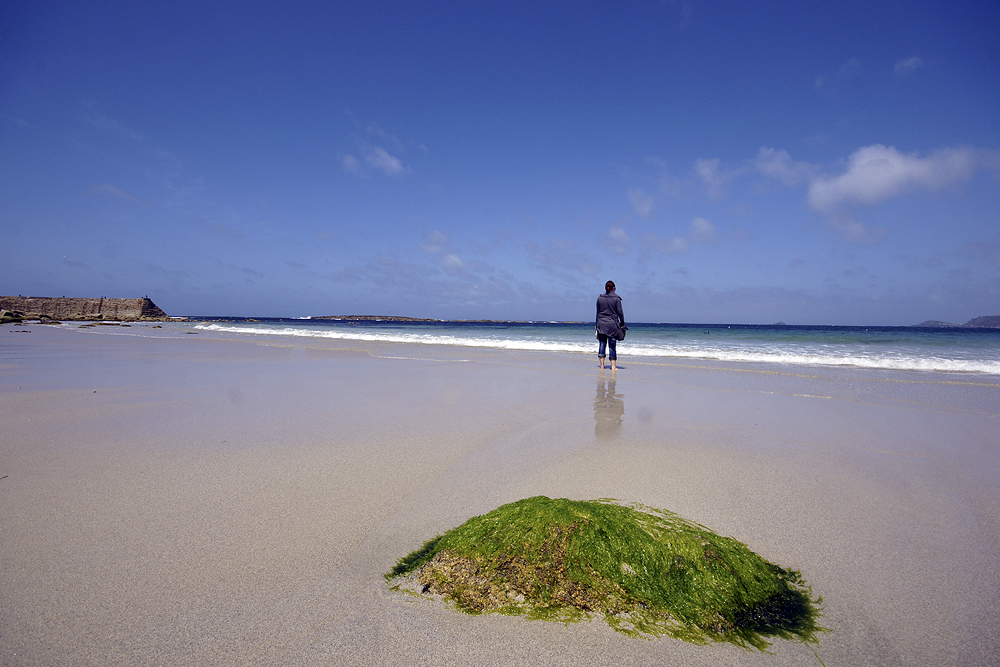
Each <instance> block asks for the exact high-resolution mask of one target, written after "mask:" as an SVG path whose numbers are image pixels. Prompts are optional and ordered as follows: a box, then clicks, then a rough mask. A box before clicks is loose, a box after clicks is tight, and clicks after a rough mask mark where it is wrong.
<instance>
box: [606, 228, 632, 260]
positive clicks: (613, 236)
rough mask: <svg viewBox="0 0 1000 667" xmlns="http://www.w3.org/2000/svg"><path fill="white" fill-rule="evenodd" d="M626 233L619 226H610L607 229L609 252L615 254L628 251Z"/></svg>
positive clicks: (622, 253)
mask: <svg viewBox="0 0 1000 667" xmlns="http://www.w3.org/2000/svg"><path fill="white" fill-rule="evenodd" d="M628 241H629V239H628V234H627V233H626V232H625V230H624V229H622V228H621V227H616V226H614V225H612V226H611V229H610V230H609V231H608V244H609V245H610V247H611V252H613V253H615V254H616V255H624V254H625V253H626V252H628Z"/></svg>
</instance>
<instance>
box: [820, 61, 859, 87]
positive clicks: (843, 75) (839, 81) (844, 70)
mask: <svg viewBox="0 0 1000 667" xmlns="http://www.w3.org/2000/svg"><path fill="white" fill-rule="evenodd" d="M860 67H861V62H860V61H859V60H858V59H857V58H851V59H850V60H848V61H847V62H846V63H844V64H843V65H841V66H840V68H839V69H838V70H837V71H836V72H834V73H833V74H831V75H829V76H826V75H821V76H818V77H816V82H815V84H814V85H815V87H816V88H817V89H834V90H838V89H840V88H843V87H846V86H848V85H849V84H850V83H851V81H852V80H853V79H854V77H855V76H856V75H857V73H858V70H859V69H860Z"/></svg>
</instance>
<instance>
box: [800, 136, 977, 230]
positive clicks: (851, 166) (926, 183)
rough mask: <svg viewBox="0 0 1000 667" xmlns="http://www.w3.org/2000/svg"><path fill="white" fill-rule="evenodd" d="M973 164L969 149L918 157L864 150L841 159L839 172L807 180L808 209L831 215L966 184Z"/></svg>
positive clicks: (876, 147) (871, 148)
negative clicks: (844, 165) (844, 164)
mask: <svg viewBox="0 0 1000 667" xmlns="http://www.w3.org/2000/svg"><path fill="white" fill-rule="evenodd" d="M979 162H980V157H979V156H977V153H976V151H974V150H973V149H971V148H944V149H941V150H938V151H935V152H933V153H931V154H930V155H928V156H926V157H920V155H919V154H918V153H916V152H913V153H909V154H904V153H900V152H899V151H898V150H896V149H895V148H894V147H892V146H888V147H887V146H883V145H882V144H874V145H872V146H865V147H863V148H859V149H858V150H856V151H854V153H852V154H851V156H850V157H849V158H848V159H847V171H845V172H844V173H843V174H841V175H839V176H833V177H830V176H819V177H817V178H815V179H813V180H812V182H811V183H810V184H809V205H810V206H812V207H813V208H814V209H816V210H817V211H819V212H820V213H823V214H825V215H836V214H838V213H840V212H841V211H842V209H843V208H844V207H849V206H852V205H859V204H860V205H866V206H872V205H875V204H878V203H880V202H883V201H885V200H887V199H890V198H892V197H896V196H898V195H900V194H902V193H903V192H905V191H908V190H913V189H916V188H926V189H928V190H940V189H941V188H945V187H948V186H951V185H955V184H957V183H960V182H963V181H967V180H969V179H970V178H971V177H972V175H973V174H974V173H975V172H976V170H977V168H978V166H979Z"/></svg>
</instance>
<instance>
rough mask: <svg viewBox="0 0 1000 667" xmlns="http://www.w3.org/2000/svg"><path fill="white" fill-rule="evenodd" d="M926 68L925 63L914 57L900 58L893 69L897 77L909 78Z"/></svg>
mask: <svg viewBox="0 0 1000 667" xmlns="http://www.w3.org/2000/svg"><path fill="white" fill-rule="evenodd" d="M923 66H924V61H923V60H921V59H920V58H918V57H916V56H913V57H912V58H900V59H899V60H897V61H896V66H895V67H893V72H895V74H896V76H907V75H909V74H912V73H913V72H915V71H917V70H918V69H920V68H921V67H923Z"/></svg>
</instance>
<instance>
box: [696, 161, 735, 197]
mask: <svg viewBox="0 0 1000 667" xmlns="http://www.w3.org/2000/svg"><path fill="white" fill-rule="evenodd" d="M720 162H721V161H720V160H719V158H717V157H716V158H711V159H709V158H698V159H697V160H695V162H694V171H695V173H696V174H697V175H698V178H700V179H701V182H702V183H704V184H705V189H706V190H707V191H708V194H709V196H711V197H714V198H716V199H718V198H721V197H724V196H726V183H727V182H728V181H729V179H730V174H728V173H725V172H723V171H722V170H721V169H720V167H719V164H720Z"/></svg>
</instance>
